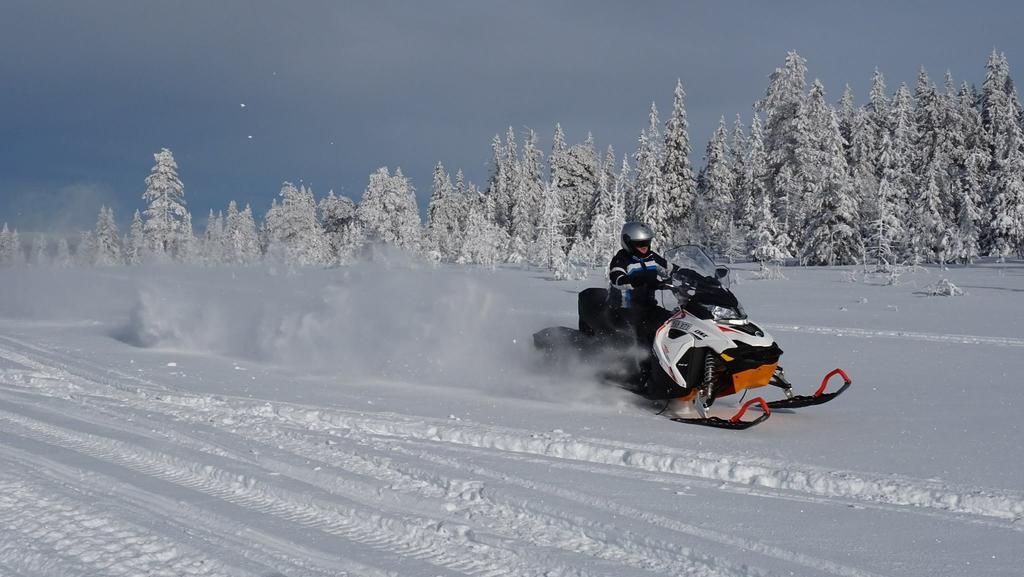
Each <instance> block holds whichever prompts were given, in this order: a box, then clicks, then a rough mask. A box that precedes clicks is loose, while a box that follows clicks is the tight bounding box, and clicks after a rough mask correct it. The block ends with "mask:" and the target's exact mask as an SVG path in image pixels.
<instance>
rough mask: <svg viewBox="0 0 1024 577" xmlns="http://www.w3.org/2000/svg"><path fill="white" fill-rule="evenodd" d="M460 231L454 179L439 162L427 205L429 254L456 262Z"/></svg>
mask: <svg viewBox="0 0 1024 577" xmlns="http://www.w3.org/2000/svg"><path fill="white" fill-rule="evenodd" d="M460 231H461V227H460V225H459V214H458V210H457V205H456V202H455V192H454V190H453V189H452V180H451V177H450V176H449V175H448V172H447V171H445V169H444V165H443V164H441V163H440V162H438V163H437V165H436V166H434V179H433V185H432V186H431V189H430V203H429V204H428V205H427V238H426V244H427V248H426V250H425V252H426V253H427V256H428V257H429V258H431V259H432V260H436V261H441V262H454V260H455V258H456V257H457V256H458V254H457V253H458V250H459V248H461V243H460V242H458V240H459V232H460Z"/></svg>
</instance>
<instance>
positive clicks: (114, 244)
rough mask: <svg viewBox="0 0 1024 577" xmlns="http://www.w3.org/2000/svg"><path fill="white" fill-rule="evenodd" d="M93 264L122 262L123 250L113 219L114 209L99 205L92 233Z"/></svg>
mask: <svg viewBox="0 0 1024 577" xmlns="http://www.w3.org/2000/svg"><path fill="white" fill-rule="evenodd" d="M93 238H94V239H95V240H94V242H95V245H94V246H93V259H94V260H93V264H95V265H98V266H117V265H122V264H124V250H123V248H122V246H121V233H120V231H118V229H117V222H115V220H114V209H112V208H107V207H106V206H103V207H100V214H99V216H98V217H97V219H96V231H95V233H94V234H93Z"/></svg>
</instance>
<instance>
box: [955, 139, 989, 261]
mask: <svg viewBox="0 0 1024 577" xmlns="http://www.w3.org/2000/svg"><path fill="white" fill-rule="evenodd" d="M988 164H989V157H988V153H987V151H985V150H984V149H982V148H980V147H979V148H975V149H973V150H972V151H971V153H970V154H969V155H968V157H967V160H966V162H965V166H964V169H963V171H962V172H961V177H960V178H959V179H958V180H957V181H955V183H954V187H955V188H956V189H957V190H958V191H959V202H958V203H957V221H956V228H957V236H956V251H955V254H956V258H957V260H959V261H960V262H962V263H967V264H970V263H973V262H974V259H975V258H977V257H978V256H980V255H981V236H982V226H983V225H985V224H987V221H986V219H985V215H986V211H985V210H984V209H983V207H982V206H981V183H982V182H984V180H985V176H984V175H985V172H986V171H987V170H988Z"/></svg>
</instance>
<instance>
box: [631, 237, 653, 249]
mask: <svg viewBox="0 0 1024 577" xmlns="http://www.w3.org/2000/svg"><path fill="white" fill-rule="evenodd" d="M630 244H632V245H633V248H651V241H650V240H649V239H648V240H634V241H633V242H632V243H630Z"/></svg>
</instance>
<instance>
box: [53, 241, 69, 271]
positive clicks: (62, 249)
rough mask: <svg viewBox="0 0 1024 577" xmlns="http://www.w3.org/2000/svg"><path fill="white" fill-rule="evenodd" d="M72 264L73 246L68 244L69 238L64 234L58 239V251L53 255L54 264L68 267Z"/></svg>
mask: <svg viewBox="0 0 1024 577" xmlns="http://www.w3.org/2000/svg"><path fill="white" fill-rule="evenodd" d="M71 265H72V260H71V248H70V247H69V246H68V239H67V238H65V237H63V236H62V237H60V238H59V239H57V252H56V253H55V254H54V256H53V266H55V267H59V268H67V267H69V266H71Z"/></svg>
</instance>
